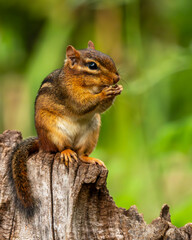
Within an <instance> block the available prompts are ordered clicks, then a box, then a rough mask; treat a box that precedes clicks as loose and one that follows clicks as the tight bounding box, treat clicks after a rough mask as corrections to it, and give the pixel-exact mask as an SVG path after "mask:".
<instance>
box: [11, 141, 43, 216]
mask: <svg viewBox="0 0 192 240" xmlns="http://www.w3.org/2000/svg"><path fill="white" fill-rule="evenodd" d="M38 150H39V140H38V138H37V137H30V138H28V139H26V140H23V141H22V142H21V143H19V144H18V145H17V146H16V147H15V149H14V150H13V152H12V155H11V157H10V161H9V167H8V169H9V179H10V181H11V183H12V189H13V194H14V195H15V200H16V206H18V207H19V208H20V210H21V211H23V212H24V213H25V215H26V217H28V218H29V217H32V216H33V215H34V212H35V201H34V198H33V196H32V193H31V186H30V181H29V178H28V173H27V159H28V157H29V156H30V155H31V154H33V153H35V152H37V151H38Z"/></svg>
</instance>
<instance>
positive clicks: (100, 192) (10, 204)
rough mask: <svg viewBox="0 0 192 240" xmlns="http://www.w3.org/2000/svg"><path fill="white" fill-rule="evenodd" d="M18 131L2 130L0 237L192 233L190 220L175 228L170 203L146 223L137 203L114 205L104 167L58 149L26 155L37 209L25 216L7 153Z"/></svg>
mask: <svg viewBox="0 0 192 240" xmlns="http://www.w3.org/2000/svg"><path fill="white" fill-rule="evenodd" d="M21 139H22V138H21V134H20V133H19V132H16V131H5V132H4V133H3V134H2V135H0V164H1V165H0V240H5V239H19V240H28V239H30V240H33V239H34V240H37V239H45V240H47V239H48V240H58V239H71V240H73V239H75V240H87V239H88V240H89V239H91V240H92V239H110V240H112V239H129V240H131V239H134V240H140V239H146V240H147V239H150V240H158V239H159V240H163V239H169V240H171V239H174V240H175V239H181V240H182V239H186V240H189V239H192V224H190V223H189V224H187V225H185V226H184V227H182V228H176V227H175V226H173V225H172V224H171V220H170V214H169V207H168V206H167V205H164V206H163V207H162V209H161V213H160V217H158V218H157V219H155V220H154V221H153V222H152V223H151V224H148V225H147V224H146V223H145V221H144V219H143V217H142V215H141V214H139V213H138V211H137V208H136V207H135V206H132V207H130V209H128V210H125V209H123V208H118V207H117V206H116V205H115V203H114V201H113V199H112V197H111V196H110V195H109V192H108V190H107V188H106V178H107V170H106V169H104V168H102V167H100V166H98V165H89V164H84V163H80V162H79V163H73V164H71V163H70V164H69V169H68V168H66V167H65V166H64V165H63V164H61V163H60V162H59V154H56V155H53V154H48V153H43V152H39V153H38V154H35V155H33V156H31V158H29V159H28V162H27V166H28V169H29V177H30V181H31V186H32V192H33V195H34V197H35V199H36V200H37V203H38V206H39V210H38V211H36V213H35V216H34V217H33V218H32V219H31V220H30V221H28V220H27V219H26V218H25V217H24V216H23V214H22V213H20V211H19V210H18V209H17V207H16V206H15V204H14V201H13V194H12V192H11V187H10V184H9V181H8V176H7V175H8V174H7V171H8V169H7V166H8V159H9V157H10V153H11V151H12V149H13V147H14V146H15V144H17V143H18V142H19V141H21Z"/></svg>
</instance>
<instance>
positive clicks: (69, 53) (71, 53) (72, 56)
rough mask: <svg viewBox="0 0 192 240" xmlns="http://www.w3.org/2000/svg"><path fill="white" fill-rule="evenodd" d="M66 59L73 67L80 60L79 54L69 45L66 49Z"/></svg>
mask: <svg viewBox="0 0 192 240" xmlns="http://www.w3.org/2000/svg"><path fill="white" fill-rule="evenodd" d="M66 58H67V59H68V60H70V61H71V63H72V65H74V64H75V63H77V62H78V60H79V58H80V52H79V51H78V50H76V49H75V48H74V47H73V46H71V45H69V46H68V47H67V49H66Z"/></svg>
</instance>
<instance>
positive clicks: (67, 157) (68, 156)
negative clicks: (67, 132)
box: [60, 149, 78, 167]
mask: <svg viewBox="0 0 192 240" xmlns="http://www.w3.org/2000/svg"><path fill="white" fill-rule="evenodd" d="M60 158H61V162H64V164H65V165H66V166H67V167H68V166H69V162H73V159H74V160H75V161H76V162H77V161H78V159H77V154H76V152H74V151H73V150H71V149H65V150H64V151H62V152H61V156H60Z"/></svg>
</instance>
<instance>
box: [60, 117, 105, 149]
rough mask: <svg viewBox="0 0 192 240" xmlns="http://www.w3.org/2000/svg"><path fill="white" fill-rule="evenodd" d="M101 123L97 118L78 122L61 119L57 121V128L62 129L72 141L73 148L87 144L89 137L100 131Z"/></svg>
mask: <svg viewBox="0 0 192 240" xmlns="http://www.w3.org/2000/svg"><path fill="white" fill-rule="evenodd" d="M99 126H100V121H99V120H98V118H97V117H96V116H94V117H93V118H92V119H89V120H84V121H82V120H81V121H78V120H73V121H72V120H71V119H70V121H69V120H67V119H65V118H59V119H58V120H57V127H58V128H59V129H60V131H61V132H62V134H63V135H64V136H67V138H68V139H69V140H70V142H71V144H72V146H73V147H76V146H78V147H79V146H80V145H83V144H85V142H86V141H87V140H88V138H89V136H90V135H91V134H92V133H93V131H95V130H96V129H98V127H99Z"/></svg>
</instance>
